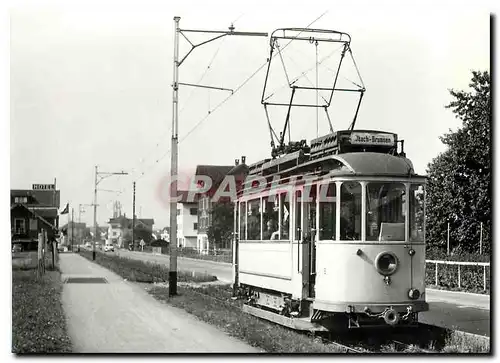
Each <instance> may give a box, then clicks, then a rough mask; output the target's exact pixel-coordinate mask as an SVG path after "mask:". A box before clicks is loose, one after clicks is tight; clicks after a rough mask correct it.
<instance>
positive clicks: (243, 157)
mask: <svg viewBox="0 0 500 363" xmlns="http://www.w3.org/2000/svg"><path fill="white" fill-rule="evenodd" d="M246 158H247V157H246V156H242V157H241V163H242V164H245V159H246Z"/></svg>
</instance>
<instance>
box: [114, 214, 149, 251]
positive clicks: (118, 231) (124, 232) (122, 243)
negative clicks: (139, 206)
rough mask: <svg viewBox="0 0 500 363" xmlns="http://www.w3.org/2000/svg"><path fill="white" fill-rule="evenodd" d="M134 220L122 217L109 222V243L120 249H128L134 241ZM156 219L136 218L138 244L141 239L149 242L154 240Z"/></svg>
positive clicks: (135, 233)
mask: <svg viewBox="0 0 500 363" xmlns="http://www.w3.org/2000/svg"><path fill="white" fill-rule="evenodd" d="M132 224H133V219H132V218H127V216H126V215H125V214H124V215H121V216H118V217H114V218H111V219H110V220H109V221H108V230H107V236H108V241H110V242H111V243H113V244H116V245H117V246H118V247H119V248H128V246H129V244H130V243H131V240H132ZM153 225H154V219H152V218H135V228H134V239H135V240H136V243H138V241H140V240H141V239H144V240H145V242H149V241H150V240H151V239H152V238H153Z"/></svg>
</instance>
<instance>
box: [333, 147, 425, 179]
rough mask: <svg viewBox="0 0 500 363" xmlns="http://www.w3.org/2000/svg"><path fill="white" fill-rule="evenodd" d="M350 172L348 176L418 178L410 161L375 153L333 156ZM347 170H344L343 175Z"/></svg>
mask: <svg viewBox="0 0 500 363" xmlns="http://www.w3.org/2000/svg"><path fill="white" fill-rule="evenodd" d="M329 158H331V159H337V160H338V161H340V162H341V163H342V164H344V165H345V166H346V167H347V169H348V170H349V172H348V174H356V175H371V176H375V175H380V176H389V175H390V176H402V175H405V176H417V175H416V173H415V170H414V168H413V163H412V162H411V160H410V159H407V158H405V157H402V156H394V155H390V154H382V153H374V152H356V153H345V154H337V155H331V156H330V157H329ZM345 171H346V169H345V168H342V173H343V172H345Z"/></svg>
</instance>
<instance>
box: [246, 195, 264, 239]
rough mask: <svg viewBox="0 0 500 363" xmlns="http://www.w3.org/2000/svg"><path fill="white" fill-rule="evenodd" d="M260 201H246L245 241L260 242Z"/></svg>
mask: <svg viewBox="0 0 500 363" xmlns="http://www.w3.org/2000/svg"><path fill="white" fill-rule="evenodd" d="M260 210H261V208H260V199H254V200H249V201H248V216H247V226H248V227H247V228H248V231H247V239H248V240H252V241H255V240H260V239H261V237H260Z"/></svg>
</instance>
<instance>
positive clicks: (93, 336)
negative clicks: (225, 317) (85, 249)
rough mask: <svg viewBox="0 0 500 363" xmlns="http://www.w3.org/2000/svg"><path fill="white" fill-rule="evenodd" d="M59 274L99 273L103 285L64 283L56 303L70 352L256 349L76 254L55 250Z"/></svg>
mask: <svg viewBox="0 0 500 363" xmlns="http://www.w3.org/2000/svg"><path fill="white" fill-rule="evenodd" d="M60 266H61V271H62V272H63V278H64V279H66V278H68V277H94V278H95V277H102V278H105V279H106V280H107V283H70V284H68V283H66V284H65V285H64V288H63V296H62V302H63V306H64V309H65V312H66V315H67V317H68V332H69V334H70V336H71V338H72V342H73V350H74V352H84V353H132V352H134V353H181V352H186V353H197V352H200V353H201V352H207V353H210V352H213V353H216V352H217V353H225V352H227V353H258V352H260V351H259V350H258V349H256V348H253V347H251V346H249V345H247V344H245V343H242V342H241V341H239V340H237V339H235V338H231V337H229V336H227V335H226V334H224V333H223V332H221V331H219V330H217V329H216V328H215V327H213V326H211V325H209V324H206V323H203V322H201V321H199V320H198V319H196V318H195V317H193V316H192V315H190V314H188V313H186V312H185V311H183V310H181V309H177V308H174V307H171V306H168V305H166V304H162V303H161V302H159V301H157V300H155V299H154V298H153V297H151V296H150V295H148V293H147V292H145V291H144V289H141V288H140V287H139V286H138V285H137V284H134V283H131V282H128V281H124V280H123V278H122V277H120V276H118V275H116V274H115V273H113V272H111V271H109V270H107V269H105V268H103V267H101V266H99V265H97V264H95V263H92V262H91V261H89V260H87V259H85V258H84V257H82V256H79V255H77V254H61V256H60Z"/></svg>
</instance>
